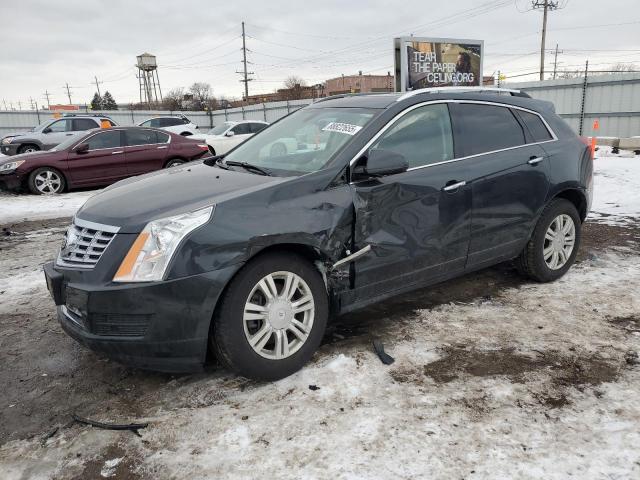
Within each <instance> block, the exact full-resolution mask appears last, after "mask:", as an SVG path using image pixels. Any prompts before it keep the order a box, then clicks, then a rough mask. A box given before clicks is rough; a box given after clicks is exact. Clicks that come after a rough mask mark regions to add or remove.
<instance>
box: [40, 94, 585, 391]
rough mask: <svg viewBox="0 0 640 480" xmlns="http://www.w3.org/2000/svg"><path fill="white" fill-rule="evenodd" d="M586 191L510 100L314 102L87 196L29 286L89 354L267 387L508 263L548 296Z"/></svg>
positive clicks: (568, 156)
mask: <svg viewBox="0 0 640 480" xmlns="http://www.w3.org/2000/svg"><path fill="white" fill-rule="evenodd" d="M276 146H277V147H276ZM280 146H282V147H283V148H280ZM591 190H592V159H591V154H590V150H589V149H588V147H587V146H586V145H585V144H584V143H583V142H582V141H581V140H580V139H579V138H578V137H577V136H576V135H575V134H574V133H573V132H572V131H571V129H570V128H569V127H568V126H567V124H566V123H565V122H564V121H563V120H561V119H560V117H558V116H557V115H556V114H555V113H554V111H553V106H552V105H551V104H549V103H546V102H542V101H538V100H534V99H531V98H529V97H528V96H527V95H526V94H523V93H520V92H517V91H506V90H498V89H485V88H480V89H441V90H437V89H436V90H433V89H431V90H429V89H427V90H417V91H413V92H409V93H406V94H370V95H345V96H338V97H331V98H327V99H323V100H321V101H318V102H316V103H314V104H312V105H310V106H308V107H306V108H303V109H301V110H299V111H297V112H294V113H292V114H291V115H289V116H287V117H285V118H283V119H281V120H280V121H278V122H277V123H275V124H273V125H271V126H270V127H268V128H266V129H264V130H262V131H261V132H260V133H258V134H257V135H255V136H254V137H252V138H251V139H249V140H248V141H246V142H245V143H243V144H241V145H239V146H238V147H236V148H235V149H234V150H232V151H231V152H229V153H228V154H227V155H226V156H220V157H211V158H209V159H207V160H205V161H204V162H199V163H195V162H192V163H189V164H185V165H183V166H180V167H176V168H172V169H170V170H166V171H161V172H156V173H151V174H147V175H143V176H139V177H135V178H131V179H128V180H124V181H121V182H119V183H117V184H115V185H113V186H111V187H109V188H107V189H105V190H104V191H102V192H101V193H99V194H97V195H95V196H94V197H92V198H91V199H89V200H88V201H87V202H86V203H85V205H84V206H83V207H82V208H81V209H80V210H79V211H78V212H77V215H76V216H75V218H74V220H73V224H72V225H71V227H70V228H69V230H68V232H67V234H66V237H65V240H64V243H63V245H62V249H61V251H60V253H59V255H58V257H57V259H56V260H55V261H54V262H52V263H49V264H47V265H45V275H46V279H47V284H48V287H49V290H50V291H51V293H52V295H53V298H54V300H55V303H56V305H58V316H59V320H60V323H61V324H62V327H63V328H64V330H65V331H66V332H67V333H68V334H69V335H71V336H72V337H73V338H75V339H76V340H77V341H79V342H80V343H82V344H84V345H86V346H87V347H89V348H92V349H94V350H96V351H100V352H103V353H104V354H106V355H108V356H110V357H113V358H115V359H118V360H120V361H122V362H126V363H128V364H133V365H137V366H140V367H144V368H151V369H158V370H164V371H189V370H193V369H195V368H199V367H201V366H202V365H203V364H205V362H206V360H207V358H208V354H212V355H214V356H215V357H217V359H218V360H219V361H220V362H221V363H222V364H223V365H226V366H227V367H228V368H230V369H232V370H233V371H235V372H237V373H239V374H241V375H243V376H246V377H250V378H255V379H263V380H265V379H267V380H269V379H278V378H282V377H285V376H287V375H290V374H292V373H293V372H295V371H297V370H298V369H300V368H301V367H302V366H303V365H304V364H305V363H306V362H307V361H308V360H309V359H310V358H311V356H312V355H313V353H314V351H315V350H316V349H317V348H318V346H319V345H320V341H321V339H322V337H323V333H324V331H325V326H326V324H327V321H328V320H329V318H331V317H335V316H337V315H340V314H343V313H345V312H349V311H352V310H354V309H358V308H362V307H364V306H366V305H369V304H371V303H373V302H377V301H380V300H382V299H384V298H387V297H390V296H393V295H397V294H400V293H403V292H407V291H410V290H413V289H417V288H423V287H425V286H428V285H430V284H434V283H437V282H441V281H443V280H446V279H450V278H452V277H456V276H459V275H463V274H465V273H468V272H471V271H474V270H477V269H481V268H484V267H487V266H490V265H493V264H496V263H499V262H504V261H507V260H513V259H515V261H516V263H517V265H518V267H519V268H520V270H521V271H522V272H523V273H524V274H526V275H527V276H529V277H530V278H532V279H533V280H536V281H541V282H547V281H552V280H555V279H557V278H559V277H560V276H562V275H563V274H564V273H565V272H566V271H567V270H568V269H569V267H570V266H571V265H572V263H573V262H574V259H575V257H576V254H577V250H578V246H579V244H580V231H581V225H582V222H583V221H584V219H585V217H586V215H587V212H588V210H589V206H590V203H591Z"/></svg>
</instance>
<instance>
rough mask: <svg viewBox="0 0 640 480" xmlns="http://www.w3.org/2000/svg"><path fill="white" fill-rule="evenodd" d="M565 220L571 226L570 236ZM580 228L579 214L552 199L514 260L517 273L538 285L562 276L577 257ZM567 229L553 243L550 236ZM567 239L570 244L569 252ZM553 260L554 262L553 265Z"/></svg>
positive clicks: (568, 205) (568, 206) (561, 202)
mask: <svg viewBox="0 0 640 480" xmlns="http://www.w3.org/2000/svg"><path fill="white" fill-rule="evenodd" d="M569 220H570V221H571V222H572V224H573V235H571V229H570V227H569V225H570V223H571V222H570V221H569ZM581 228H582V222H581V220H580V215H579V214H578V210H577V209H576V207H575V205H574V204H573V203H571V202H570V201H568V200H565V199H563V198H557V199H554V200H552V201H551V203H549V205H547V206H546V207H545V209H544V210H543V212H542V214H541V215H540V219H539V220H538V223H537V224H536V227H535V229H534V231H533V234H532V235H531V239H530V240H529V242H528V243H527V245H526V246H525V248H524V250H523V251H522V253H521V254H520V256H519V257H518V259H517V261H516V266H517V267H518V270H519V271H520V272H521V273H522V274H524V275H525V276H527V277H529V278H531V279H533V280H536V281H538V282H552V281H554V280H557V279H558V278H560V277H562V276H563V275H564V274H565V273H567V271H568V270H569V268H571V265H573V262H574V261H575V259H576V255H577V254H578V249H579V248H580V240H581V238H582V232H581ZM567 229H569V231H568V232H566V233H565V234H563V235H562V237H561V239H560V240H558V241H557V243H554V240H552V238H556V237H557V235H553V234H552V233H553V232H554V231H558V230H561V231H565V230H567ZM571 237H573V243H572V246H571V249H570V250H569V245H570V244H571ZM554 258H555V259H556V260H557V262H555V263H554Z"/></svg>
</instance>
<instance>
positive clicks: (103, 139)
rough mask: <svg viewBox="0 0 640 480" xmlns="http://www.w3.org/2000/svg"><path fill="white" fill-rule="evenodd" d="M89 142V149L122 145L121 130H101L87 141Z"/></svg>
mask: <svg viewBox="0 0 640 480" xmlns="http://www.w3.org/2000/svg"><path fill="white" fill-rule="evenodd" d="M86 143H88V144H89V150H99V149H101V148H117V147H121V146H122V142H121V140H120V130H110V131H108V132H100V133H97V134H95V135H94V136H92V137H89V138H88V139H87V141H86Z"/></svg>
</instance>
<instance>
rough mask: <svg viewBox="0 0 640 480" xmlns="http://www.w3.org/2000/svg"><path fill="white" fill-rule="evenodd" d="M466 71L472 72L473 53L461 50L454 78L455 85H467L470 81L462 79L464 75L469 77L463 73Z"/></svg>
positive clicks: (467, 72)
mask: <svg viewBox="0 0 640 480" xmlns="http://www.w3.org/2000/svg"><path fill="white" fill-rule="evenodd" d="M465 73H466V74H469V73H471V55H469V54H468V53H467V52H459V53H458V60H457V61H456V75H455V77H454V80H453V85H454V86H459V85H466V84H468V83H469V82H465V81H464V80H461V79H462V78H464V77H467V78H468V76H469V75H462V74H465Z"/></svg>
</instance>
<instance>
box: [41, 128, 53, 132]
mask: <svg viewBox="0 0 640 480" xmlns="http://www.w3.org/2000/svg"><path fill="white" fill-rule="evenodd" d="M42 133H51V129H50V128H49V127H47V128H45V129H44V130H42Z"/></svg>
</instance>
